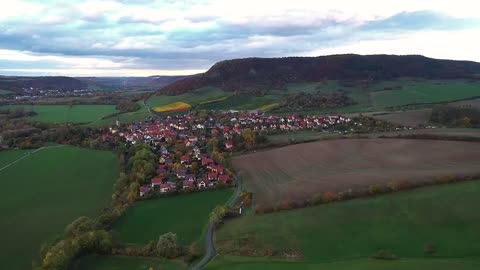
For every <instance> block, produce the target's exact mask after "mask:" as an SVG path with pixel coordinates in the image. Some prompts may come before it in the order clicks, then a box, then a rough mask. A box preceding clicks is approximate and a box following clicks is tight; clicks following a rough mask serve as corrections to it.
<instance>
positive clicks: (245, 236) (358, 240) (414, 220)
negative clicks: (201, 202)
mask: <svg viewBox="0 0 480 270" xmlns="http://www.w3.org/2000/svg"><path fill="white" fill-rule="evenodd" d="M479 203H480V181H478V180H477V181H472V182H464V183H456V184H448V185H441V186H430V187H423V188H420V189H416V190H413V191H408V192H399V193H394V194H386V195H381V196H378V197H375V198H368V199H356V200H352V201H346V202H338V203H332V204H327V205H319V206H315V207H310V208H303V209H296V210H291V211H282V212H276V213H271V214H265V215H244V216H242V217H241V218H237V219H232V220H229V221H227V222H226V223H225V224H224V225H223V226H221V227H220V229H219V230H217V234H216V249H217V251H218V252H219V253H220V254H222V255H237V256H239V255H240V256H259V257H263V256H265V255H267V254H268V255H270V256H274V257H275V256H276V257H277V259H274V258H273V257H270V259H268V258H252V257H243V258H242V257H230V256H227V257H222V256H220V257H217V259H216V260H214V261H213V262H212V263H210V264H209V267H208V268H207V269H475V268H478V267H479V266H480V230H478V227H479V226H480V213H479V212H478V211H476V210H475V209H476V208H475V206H476V205H478V204H479ZM429 246H430V248H428V247H429ZM427 248H428V249H427ZM382 249H383V250H389V251H391V252H392V253H394V254H395V255H396V256H398V257H399V258H400V259H399V260H396V261H378V260H371V259H369V258H370V257H371V256H373V255H375V254H376V253H377V252H378V251H379V250H382ZM426 250H430V251H433V252H432V253H433V254H430V255H429V254H427V252H426ZM287 254H290V255H296V257H291V259H290V260H285V259H283V260H282V259H280V257H283V258H285V257H286V256H288V255H287ZM246 266H249V267H246ZM322 266H323V267H322ZM337 266H338V267H337Z"/></svg>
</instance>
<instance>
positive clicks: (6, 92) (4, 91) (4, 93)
mask: <svg viewBox="0 0 480 270" xmlns="http://www.w3.org/2000/svg"><path fill="white" fill-rule="evenodd" d="M11 93H13V92H12V91H8V90H2V89H0V95H7V94H11Z"/></svg>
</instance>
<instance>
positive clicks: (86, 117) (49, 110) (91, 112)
mask: <svg viewBox="0 0 480 270" xmlns="http://www.w3.org/2000/svg"><path fill="white" fill-rule="evenodd" d="M15 107H18V108H25V109H28V110H32V111H34V112H36V113H38V114H37V115H35V116H32V117H30V119H31V120H34V121H39V122H50V123H88V122H93V121H99V120H101V118H102V117H104V116H106V115H109V114H113V113H116V112H117V110H116V109H115V106H114V105H73V106H70V105H16V106H1V107H0V108H15Z"/></svg>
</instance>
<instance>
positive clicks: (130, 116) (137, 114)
mask: <svg viewBox="0 0 480 270" xmlns="http://www.w3.org/2000/svg"><path fill="white" fill-rule="evenodd" d="M137 103H138V104H139V105H140V109H138V110H137V111H134V112H125V113H120V114H117V115H115V116H113V117H109V118H106V119H99V120H96V121H93V122H90V123H88V124H86V126H89V127H102V126H108V125H115V123H116V121H117V120H118V121H119V122H120V123H122V124H128V123H134V122H141V121H144V120H145V119H147V118H148V117H149V116H151V115H152V114H151V113H150V111H149V108H148V107H147V106H146V105H145V104H144V103H143V101H138V102H137Z"/></svg>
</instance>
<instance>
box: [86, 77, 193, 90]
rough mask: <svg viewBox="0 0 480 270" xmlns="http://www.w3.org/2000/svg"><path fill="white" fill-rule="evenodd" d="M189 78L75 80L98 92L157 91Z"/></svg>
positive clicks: (97, 78)
mask: <svg viewBox="0 0 480 270" xmlns="http://www.w3.org/2000/svg"><path fill="white" fill-rule="evenodd" d="M188 77H189V76H150V77H82V78H77V79H79V80H81V81H83V82H85V83H86V84H88V85H89V88H91V89H99V90H157V89H159V88H161V87H164V86H166V85H168V84H171V83H173V82H176V81H178V80H181V79H185V78H188Z"/></svg>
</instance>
